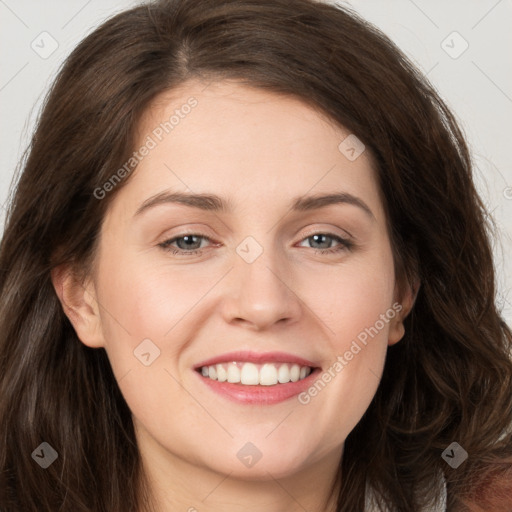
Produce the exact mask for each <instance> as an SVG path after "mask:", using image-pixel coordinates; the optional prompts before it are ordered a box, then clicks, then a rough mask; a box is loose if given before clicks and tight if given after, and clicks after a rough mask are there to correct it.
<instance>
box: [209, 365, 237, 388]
mask: <svg viewBox="0 0 512 512" xmlns="http://www.w3.org/2000/svg"><path fill="white" fill-rule="evenodd" d="M210 368H211V366H210ZM228 382H232V383H233V384H236V383H237V382H240V369H239V368H238V366H235V365H234V364H230V365H228Z"/></svg>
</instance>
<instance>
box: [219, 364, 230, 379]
mask: <svg viewBox="0 0 512 512" xmlns="http://www.w3.org/2000/svg"><path fill="white" fill-rule="evenodd" d="M216 369H217V380H218V381H219V382H226V381H227V380H228V372H227V371H226V370H225V369H224V366H222V365H221V364H218V365H217V366H216Z"/></svg>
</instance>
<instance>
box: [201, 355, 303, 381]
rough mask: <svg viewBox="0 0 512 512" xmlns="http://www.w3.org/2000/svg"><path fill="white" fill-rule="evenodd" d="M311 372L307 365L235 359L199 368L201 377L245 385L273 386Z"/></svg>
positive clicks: (301, 377)
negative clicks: (250, 361)
mask: <svg viewBox="0 0 512 512" xmlns="http://www.w3.org/2000/svg"><path fill="white" fill-rule="evenodd" d="M311 372H312V369H311V368H310V367H309V366H302V367H301V366H299V365H298V364H286V363H276V364H274V363H265V364H263V365H256V364H254V363H241V362H236V361H234V362H231V363H225V364H216V365H211V366H203V367H202V368H201V374H202V375H203V377H206V378H210V379H212V380H218V381H219V382H226V381H227V382H231V383H232V384H238V383H240V384H243V385H245V386H255V385H260V386H275V385H276V384H278V383H279V384H287V383H288V382H290V381H291V382H297V381H299V380H302V379H304V378H306V377H307V376H308V375H309V374H310V373H311Z"/></svg>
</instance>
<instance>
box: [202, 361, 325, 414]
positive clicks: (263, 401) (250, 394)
mask: <svg viewBox="0 0 512 512" xmlns="http://www.w3.org/2000/svg"><path fill="white" fill-rule="evenodd" d="M320 371H321V369H320V368H315V369H314V370H313V371H312V372H311V373H310V374H309V375H308V376H307V377H306V378H305V379H302V380H298V381H297V382H288V383H287V384H275V385H273V386H261V385H259V386H246V385H245V384H239V383H237V384H233V383H231V382H219V381H218V380H213V379H209V378H208V377H203V376H202V375H201V373H199V372H197V371H195V372H194V373H196V374H197V375H198V377H199V378H200V379H201V380H202V382H204V383H205V384H206V385H207V386H209V387H210V389H211V390H213V391H215V392H216V393H218V394H219V395H222V396H224V397H226V398H228V399H229V400H232V401H233V402H237V403H244V404H254V405H271V404H277V403H279V402H284V401H285V400H289V399H290V398H293V397H294V396H297V395H299V394H300V393H302V392H303V391H305V390H306V389H307V388H308V387H309V386H311V384H312V383H313V381H314V380H315V378H316V376H317V375H318V374H319V373H320Z"/></svg>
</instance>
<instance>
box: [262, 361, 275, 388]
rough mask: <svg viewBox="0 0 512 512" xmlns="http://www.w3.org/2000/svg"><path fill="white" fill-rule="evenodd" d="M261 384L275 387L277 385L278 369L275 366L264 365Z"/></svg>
mask: <svg viewBox="0 0 512 512" xmlns="http://www.w3.org/2000/svg"><path fill="white" fill-rule="evenodd" d="M260 384H261V385H262V386H273V385H274V384H277V368H276V365H275V364H264V365H263V367H262V368H261V370H260Z"/></svg>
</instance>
